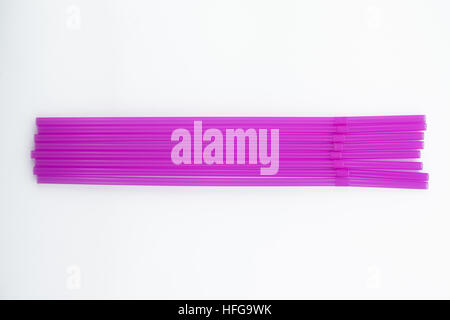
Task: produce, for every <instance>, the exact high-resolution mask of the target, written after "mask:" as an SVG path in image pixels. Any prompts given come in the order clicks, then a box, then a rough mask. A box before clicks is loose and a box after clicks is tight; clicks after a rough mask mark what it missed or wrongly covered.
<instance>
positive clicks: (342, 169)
mask: <svg viewBox="0 0 450 320" xmlns="http://www.w3.org/2000/svg"><path fill="white" fill-rule="evenodd" d="M36 124H37V131H38V133H37V134H36V135H35V150H33V151H32V158H34V161H35V166H34V173H35V174H36V175H37V181H38V183H64V184H107V185H178V186H356V187H386V188H411V189H426V188H427V181H428V174H427V173H423V172H420V170H421V169H422V163H421V162H418V161H416V160H417V159H419V158H420V149H423V137H424V134H423V131H424V130H425V128H426V124H425V116H422V115H417V116H416V115H414V116H374V117H137V118H136V117H107V118H104V117H92V118H79V117H78V118H77V117H73V118H68V117H67V118H66V117H64V118H56V117H55V118H37V119H36Z"/></svg>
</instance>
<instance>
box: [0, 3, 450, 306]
mask: <svg viewBox="0 0 450 320" xmlns="http://www.w3.org/2000/svg"><path fill="white" fill-rule="evenodd" d="M449 9H450V3H449V2H448V1H445V0H442V1H430V0H427V1H425V0H424V1H406V0H405V1H375V0H373V1H357V0H355V1H332V0H330V1H302V2H300V1H293V0H292V1H284V0H282V1H274V0H272V1H261V0H253V1H250V0H239V1H237V0H232V1H230V0H227V1H225V0H224V1H211V0H204V1H199V0H192V1H183V0H177V1H175V0H165V1H163V0H160V1H98V0H97V1H87V0H84V1H76V0H73V1H56V0H54V1H31V0H30V1H17V0H14V1H12V0H10V1H6V0H1V1H0V90H1V91H0V128H1V131H0V139H1V140H0V142H1V144H0V150H1V157H0V172H1V177H0V210H1V212H0V270H1V273H0V297H1V298H68V299H72V298H450V273H449V270H450V257H449V247H448V246H449V243H450V232H449V229H450V202H449V195H450V194H449V191H450V189H449V181H450V169H449V167H450V166H449V163H450V162H449V159H450V157H449V156H450V152H449V138H450V125H449V117H450V112H449V104H450V90H449V87H450V62H449V61H450V58H449V57H450V20H449V19H448V13H449ZM384 114H426V115H427V120H428V131H427V133H426V149H425V152H424V156H423V160H424V162H425V171H427V172H429V173H430V175H431V181H430V189H429V190H428V191H414V190H395V189H362V188H210V187H209V188H206V187H197V188H194V187H115V186H111V187H106V186H69V185H37V184H36V182H35V179H34V177H33V175H32V161H31V160H30V155H29V153H30V150H31V149H32V135H33V133H34V130H35V128H34V122H33V121H34V118H35V117H36V116H81V115H83V116H114V115H117V116H119V115H120V116H127V115H133V116H154V115H155V116H157V115H168V116H172V115H173V116H181V115H236V116H239V115H249V116H257V115H259V116H266V115H267V116H268V115H281V116H307V115H326V116H333V115H384Z"/></svg>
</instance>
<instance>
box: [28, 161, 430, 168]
mask: <svg viewBox="0 0 450 320" xmlns="http://www.w3.org/2000/svg"><path fill="white" fill-rule="evenodd" d="M35 167H36V168H52V167H55V168H155V169H168V168H173V164H171V163H169V164H167V163H166V164H150V163H149V162H148V160H141V159H132V160H129V159H119V160H102V159H100V160H99V159H35ZM198 167H199V168H202V169H203V168H208V167H210V165H206V164H204V165H199V166H198ZM225 167H226V169H229V167H227V166H225ZM241 167H244V168H246V167H253V168H254V167H255V165H250V164H244V165H240V166H239V167H236V168H241ZM282 168H293V169H295V168H329V169H337V168H349V169H350V168H360V169H364V168H369V169H378V170H383V169H384V170H409V171H412V170H416V171H417V170H422V163H421V162H417V161H387V160H348V159H346V160H326V159H325V160H322V159H317V160H305V159H303V160H302V159H299V160H298V161H295V162H293V161H291V162H289V163H286V164H283V165H282ZM180 170H183V168H181V169H180Z"/></svg>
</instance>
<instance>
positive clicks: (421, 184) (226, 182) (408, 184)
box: [37, 176, 428, 189]
mask: <svg viewBox="0 0 450 320" xmlns="http://www.w3.org/2000/svg"><path fill="white" fill-rule="evenodd" d="M37 181H38V183H58V184H97V185H152V186H351V187H379V188H403V189H427V187H428V183H427V182H426V181H411V180H389V179H358V178H347V179H345V180H341V179H336V178H323V179H320V178H297V177H295V178H280V177H270V178H265V177H256V178H246V177H231V178H217V177H213V178H212V177H132V178H128V177H101V176H93V177H86V176H79V177H57V176H56V177H55V176H53V177H46V176H38V177H37Z"/></svg>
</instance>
